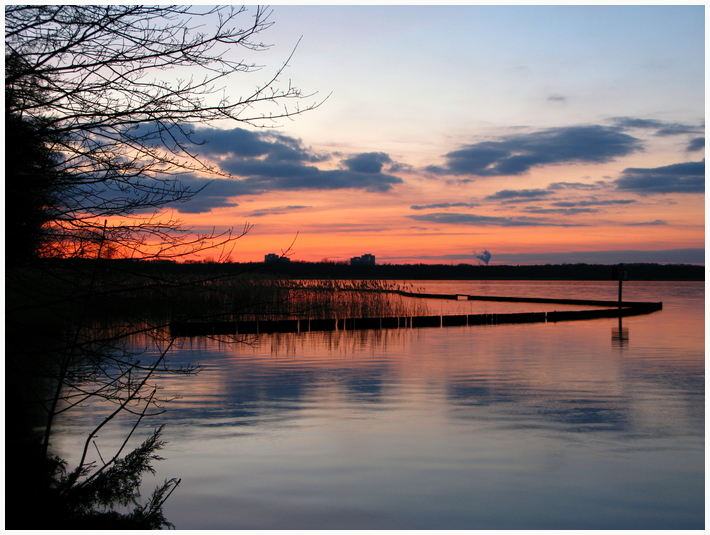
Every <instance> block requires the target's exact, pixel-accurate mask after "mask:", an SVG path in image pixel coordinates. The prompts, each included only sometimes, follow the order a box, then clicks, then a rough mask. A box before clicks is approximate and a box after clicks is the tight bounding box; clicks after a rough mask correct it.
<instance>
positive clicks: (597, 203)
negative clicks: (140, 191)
mask: <svg viewBox="0 0 710 535" xmlns="http://www.w3.org/2000/svg"><path fill="white" fill-rule="evenodd" d="M634 202H636V201H635V200H634V199H614V200H608V201H575V202H569V201H559V202H553V203H550V204H551V205H552V206H559V207H561V208H574V207H577V206H608V205H613V204H631V203H634Z"/></svg>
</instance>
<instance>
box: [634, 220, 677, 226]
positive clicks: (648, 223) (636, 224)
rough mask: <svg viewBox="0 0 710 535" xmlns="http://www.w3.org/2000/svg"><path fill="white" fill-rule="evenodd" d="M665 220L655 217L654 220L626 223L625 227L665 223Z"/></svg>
mask: <svg viewBox="0 0 710 535" xmlns="http://www.w3.org/2000/svg"><path fill="white" fill-rule="evenodd" d="M667 224H668V223H666V222H665V221H663V220H662V219H656V220H655V221H648V222H646V223H626V226H627V227H640V226H646V225H667Z"/></svg>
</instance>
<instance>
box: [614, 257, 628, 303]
mask: <svg viewBox="0 0 710 535" xmlns="http://www.w3.org/2000/svg"><path fill="white" fill-rule="evenodd" d="M611 278H612V280H618V281H619V308H621V302H622V298H621V294H622V290H623V282H624V281H625V280H629V272H628V271H627V270H626V269H624V264H619V265H618V266H614V267H613V268H612V269H611Z"/></svg>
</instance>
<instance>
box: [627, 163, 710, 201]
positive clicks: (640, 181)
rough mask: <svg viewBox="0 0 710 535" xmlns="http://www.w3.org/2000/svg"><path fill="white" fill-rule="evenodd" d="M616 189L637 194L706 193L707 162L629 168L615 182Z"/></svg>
mask: <svg viewBox="0 0 710 535" xmlns="http://www.w3.org/2000/svg"><path fill="white" fill-rule="evenodd" d="M614 184H615V185H616V189H618V190H623V191H633V192H636V193H642V194H643V193H649V194H650V193H704V192H705V161H704V160H703V161H702V162H687V163H677V164H673V165H666V166H664V167H655V168H651V169H643V168H633V167H631V168H628V169H624V171H623V172H622V177H621V178H619V179H617V180H615V181H614Z"/></svg>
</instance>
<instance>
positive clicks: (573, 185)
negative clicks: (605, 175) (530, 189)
mask: <svg viewBox="0 0 710 535" xmlns="http://www.w3.org/2000/svg"><path fill="white" fill-rule="evenodd" d="M605 187H607V184H606V182H604V181H599V182H595V183H594V184H585V183H583V182H553V183H552V184H550V185H548V186H547V189H554V190H559V189H580V190H599V189H603V188H605Z"/></svg>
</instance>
